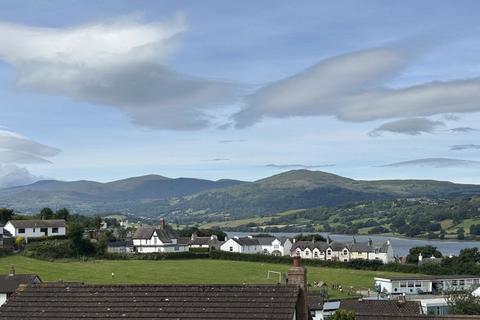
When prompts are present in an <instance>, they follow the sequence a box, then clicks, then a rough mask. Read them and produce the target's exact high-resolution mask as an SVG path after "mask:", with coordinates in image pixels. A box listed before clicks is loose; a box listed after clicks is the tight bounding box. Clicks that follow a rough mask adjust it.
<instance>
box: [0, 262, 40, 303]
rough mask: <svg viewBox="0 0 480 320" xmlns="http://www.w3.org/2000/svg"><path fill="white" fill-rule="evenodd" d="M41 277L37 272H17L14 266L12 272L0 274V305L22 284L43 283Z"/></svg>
mask: <svg viewBox="0 0 480 320" xmlns="http://www.w3.org/2000/svg"><path fill="white" fill-rule="evenodd" d="M41 282H42V281H41V280H40V277H39V276H37V275H35V274H15V269H14V268H13V267H12V270H11V271H10V274H8V275H0V306H1V305H2V304H4V303H5V302H6V301H7V300H8V298H10V296H11V295H12V294H13V293H14V292H15V291H16V290H17V289H18V287H19V286H20V285H21V284H37V283H41Z"/></svg>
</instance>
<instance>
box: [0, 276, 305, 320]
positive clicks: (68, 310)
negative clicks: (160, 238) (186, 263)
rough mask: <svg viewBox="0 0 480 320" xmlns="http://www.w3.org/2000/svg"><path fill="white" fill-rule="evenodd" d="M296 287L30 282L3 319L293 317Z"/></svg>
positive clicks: (5, 307) (13, 299) (3, 310)
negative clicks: (36, 283) (39, 283)
mask: <svg viewBox="0 0 480 320" xmlns="http://www.w3.org/2000/svg"><path fill="white" fill-rule="evenodd" d="M298 298H299V289H298V287H294V286H258V285H257V286H247V285H203V286H199V285H83V284H71V283H70V284H67V283H49V284H41V285H29V286H27V287H26V288H22V289H21V290H18V291H17V293H15V294H14V295H13V296H12V297H11V298H10V299H9V300H8V302H7V303H6V304H5V305H3V306H2V307H1V308H0V319H93V318H95V319H104V318H108V319H140V318H141V319H152V320H153V319H179V320H182V319H245V320H246V319H250V320H255V319H280V320H281V319H285V320H287V319H288V320H291V319H293V315H294V313H295V307H296V304H297V301H298Z"/></svg>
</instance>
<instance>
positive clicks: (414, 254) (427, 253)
mask: <svg viewBox="0 0 480 320" xmlns="http://www.w3.org/2000/svg"><path fill="white" fill-rule="evenodd" d="M420 253H421V254H422V257H424V258H430V257H432V256H433V257H435V258H441V257H442V253H441V252H440V251H438V250H437V247H433V246H424V247H413V248H410V251H409V254H408V256H407V262H408V263H417V262H418V255H419V254H420Z"/></svg>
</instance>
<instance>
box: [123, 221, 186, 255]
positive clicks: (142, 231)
mask: <svg viewBox="0 0 480 320" xmlns="http://www.w3.org/2000/svg"><path fill="white" fill-rule="evenodd" d="M132 240H133V248H134V251H135V252H138V253H152V252H185V251H188V245H187V244H181V243H178V235H177V234H176V233H175V232H174V231H173V229H172V228H171V227H170V226H168V225H167V224H166V222H165V221H164V220H163V219H162V220H160V227H158V228H155V227H140V228H138V229H137V230H136V231H135V234H134V235H133V238H132Z"/></svg>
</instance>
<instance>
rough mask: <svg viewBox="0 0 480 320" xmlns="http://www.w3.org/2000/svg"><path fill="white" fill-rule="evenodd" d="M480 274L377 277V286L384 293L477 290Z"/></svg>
mask: <svg viewBox="0 0 480 320" xmlns="http://www.w3.org/2000/svg"><path fill="white" fill-rule="evenodd" d="M479 286H480V276H471V275H444V276H421V277H416V276H409V277H390V278H380V277H377V278H375V288H376V290H377V292H378V293H383V294H419V293H430V294H436V293H441V292H447V291H457V290H475V289H476V288H478V287H479Z"/></svg>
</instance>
